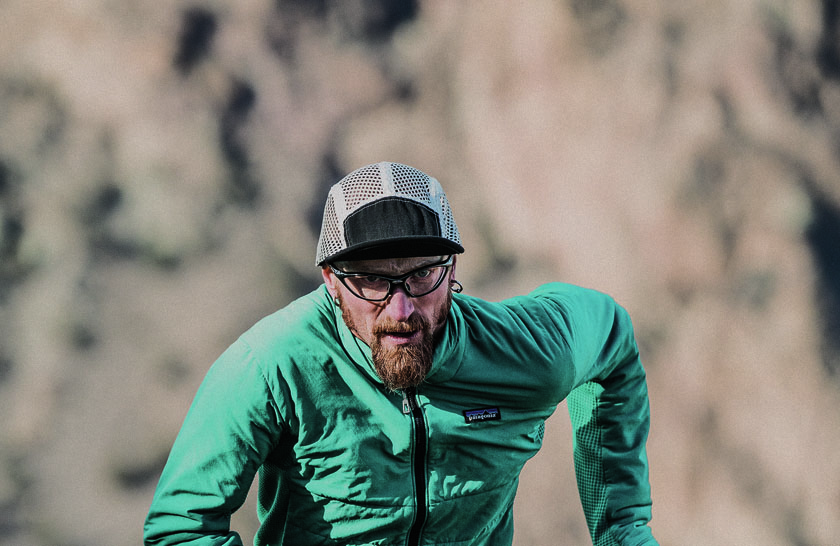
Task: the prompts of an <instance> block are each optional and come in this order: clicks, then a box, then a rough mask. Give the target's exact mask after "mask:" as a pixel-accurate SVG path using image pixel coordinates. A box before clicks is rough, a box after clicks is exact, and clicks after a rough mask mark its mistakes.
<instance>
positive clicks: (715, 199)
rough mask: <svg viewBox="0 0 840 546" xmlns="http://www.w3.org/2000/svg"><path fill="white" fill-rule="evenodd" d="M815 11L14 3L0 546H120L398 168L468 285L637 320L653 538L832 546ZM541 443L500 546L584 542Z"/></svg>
mask: <svg viewBox="0 0 840 546" xmlns="http://www.w3.org/2000/svg"><path fill="white" fill-rule="evenodd" d="M832 6H833V3H831V2H828V1H824V2H822V3H820V2H815V1H802V2H795V3H794V2H791V1H788V0H763V1H761V2H759V1H751V0H736V1H731V2H701V1H698V0H689V1H686V2H651V1H644V0H601V1H597V2H596V1H594V0H569V1H565V2H558V1H550V0H534V1H531V2H503V1H501V0H490V1H487V2H454V1H449V0H426V1H421V2H419V3H418V4H417V5H415V4H414V3H412V2H403V1H400V2H387V1H385V0H381V1H375V2H364V3H363V2H356V1H348V2H305V1H303V0H296V1H280V0H278V1H275V2H271V1H268V0H265V1H257V0H246V1H242V2H237V3H225V2H218V1H212V0H207V1H204V2H193V3H186V2H176V1H163V2H152V1H151V0H129V1H123V2H114V1H107V0H78V1H76V2H57V1H54V0H26V1H24V0H6V1H5V2H3V4H2V8H0V10H2V17H0V415H2V416H3V418H2V425H0V542H2V543H3V544H6V543H8V544H15V545H21V546H45V545H71V544H85V545H102V546H120V545H136V544H138V543H140V540H141V539H140V537H141V528H142V521H143V518H144V517H145V513H146V510H147V508H148V503H149V501H150V499H151V495H152V492H153V489H154V486H155V483H156V479H157V474H158V472H159V471H160V468H161V465H162V464H163V461H164V459H165V457H166V454H167V450H168V448H169V446H170V445H171V442H172V440H173V439H174V435H175V434H176V433H177V430H178V427H179V425H180V422H181V420H182V418H183V416H184V413H185V412H186V410H187V407H188V405H189V403H190V400H191V398H192V395H193V393H194V392H195V389H196V388H197V386H198V384H199V382H200V381H201V378H202V376H203V374H204V372H205V371H206V369H207V367H208V366H209V365H210V363H211V362H212V361H213V360H214V359H215V357H216V356H217V355H218V354H219V353H220V352H221V351H222V350H223V349H224V348H225V347H226V346H227V345H228V344H229V343H230V342H231V341H232V340H233V339H234V338H235V337H236V336H237V335H238V334H239V333H240V332H241V331H243V330H244V329H245V328H247V327H248V326H250V324H252V323H253V322H254V321H256V320H257V319H258V318H260V317H262V316H263V315H265V314H267V313H269V312H271V311H272V310H274V309H276V308H278V307H280V306H282V305H284V304H286V303H287V302H289V301H290V300H292V299H293V298H295V297H297V296H298V295H300V294H302V293H304V292H305V291H308V290H309V289H311V288H313V287H314V286H316V285H317V284H318V282H319V274H318V271H317V270H316V268H315V267H314V264H313V262H314V246H315V240H316V237H317V230H318V228H319V227H320V219H319V218H320V212H321V211H320V209H321V207H322V203H323V199H324V197H325V194H326V188H327V186H328V185H329V184H331V183H332V182H335V181H336V180H337V179H338V177H340V176H341V174H342V173H345V172H348V171H350V170H352V169H354V168H356V167H358V166H361V165H363V164H366V163H371V162H374V161H379V160H383V159H387V160H392V161H401V162H405V163H408V164H411V165H414V166H417V167H418V168H421V169H423V170H424V171H426V172H428V173H430V174H432V175H434V176H436V177H437V178H439V179H440V180H441V181H442V183H443V184H444V187H445V188H446V189H447V194H448V196H449V198H450V201H451V203H452V205H453V208H454V210H455V214H456V218H457V220H458V223H459V227H460V230H461V233H462V235H463V238H464V244H465V247H466V248H467V253H466V254H465V255H464V256H463V259H462V260H461V261H460V262H459V263H460V265H459V274H460V277H461V282H463V284H464V285H465V286H466V288H467V291H468V292H470V293H472V294H475V295H479V296H482V297H486V298H489V299H501V298H504V297H507V296H510V295H514V294H517V293H521V292H524V291H528V290H530V289H531V288H533V287H535V286H536V285H538V284H539V283H541V282H544V281H549V280H563V281H567V282H573V283H578V284H583V285H586V286H590V287H594V288H598V289H600V290H602V291H605V292H608V293H610V294H612V295H614V296H615V297H616V298H617V299H618V300H619V301H620V302H621V303H622V304H624V305H625V306H626V307H627V308H628V310H629V311H630V313H631V315H632V316H633V318H634V322H635V324H636V328H637V334H638V337H639V340H640V343H641V347H642V351H643V359H644V361H645V363H646V367H647V368H648V374H649V386H650V391H651V405H652V416H653V417H652V421H653V422H652V432H651V437H650V442H649V458H650V463H651V480H652V485H653V495H654V522H653V527H654V530H655V533H656V534H657V536H658V538H659V539H660V541H661V543H662V544H663V545H681V546H685V545H688V546H692V545H698V546H700V545H704V546H705V545H723V544H726V545H753V544H762V545H765V546H773V545H802V544H808V545H815V546H830V545H836V544H840V523H838V522H840V457H837V453H838V451H840V404H838V402H840V341H838V340H840V148H838V135H839V134H840V34H838V32H840V14H838V13H835V12H836V11H837V10H836V8H834V7H832ZM545 442H546V446H545V449H543V451H542V452H541V453H540V454H539V455H538V456H537V457H536V458H535V459H534V460H533V461H532V462H531V463H530V464H529V466H528V467H526V470H525V473H524V475H523V477H522V482H521V485H520V491H521V492H520V495H519V497H518V500H517V505H516V518H517V519H516V527H517V533H518V534H517V539H516V544H517V545H518V546H526V545H540V544H572V545H577V544H587V543H588V541H589V539H588V535H587V531H586V528H585V523H584V522H583V516H582V512H581V509H580V505H579V501H578V499H577V492H576V488H575V484H574V474H573V470H572V466H571V440H570V437H569V425H568V418H567V416H566V414H565V408H564V407H561V408H560V409H559V410H558V412H557V414H556V415H555V417H553V418H552V419H551V421H550V422H549V426H548V430H547V435H546V440H545ZM255 526H256V518H255V515H254V508H253V501H252V500H249V502H248V505H247V506H246V507H244V508H243V510H242V511H240V513H238V514H236V516H235V517H234V527H235V528H236V529H238V530H240V531H241V533H242V535H243V538H245V539H246V541H248V540H250V537H251V536H252V535H253V532H254V529H255ZM246 543H247V542H246Z"/></svg>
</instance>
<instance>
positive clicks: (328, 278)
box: [321, 266, 338, 298]
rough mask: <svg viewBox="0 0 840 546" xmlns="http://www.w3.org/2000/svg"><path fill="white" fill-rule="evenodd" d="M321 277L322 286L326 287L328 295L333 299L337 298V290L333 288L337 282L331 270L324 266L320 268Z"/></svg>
mask: <svg viewBox="0 0 840 546" xmlns="http://www.w3.org/2000/svg"><path fill="white" fill-rule="evenodd" d="M321 276H322V277H323V278H324V284H326V285H327V291H328V292H329V293H330V296H332V297H333V298H335V297H337V296H338V288H337V287H336V286H335V283H336V282H338V278H337V277H336V276H335V273H333V272H332V270H331V269H330V268H329V267H327V266H324V267H322V268H321Z"/></svg>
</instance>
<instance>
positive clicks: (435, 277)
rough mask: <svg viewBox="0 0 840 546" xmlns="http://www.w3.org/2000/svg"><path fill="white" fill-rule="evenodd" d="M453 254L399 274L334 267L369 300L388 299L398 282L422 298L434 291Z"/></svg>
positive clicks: (357, 293)
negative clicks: (348, 270)
mask: <svg viewBox="0 0 840 546" xmlns="http://www.w3.org/2000/svg"><path fill="white" fill-rule="evenodd" d="M453 258H454V257H453V256H450V257H449V258H447V259H446V260H444V261H443V262H441V263H437V264H433V265H426V266H423V267H421V268H419V269H415V270H413V271H409V272H408V273H406V274H405V275H400V276H399V277H385V276H383V275H372V274H370V273H347V272H345V271H341V270H339V269H336V268H335V267H333V266H332V264H329V265H330V269H332V272H333V273H335V276H336V277H338V280H340V281H341V284H343V285H344V286H345V287H347V289H348V290H349V291H350V292H351V293H352V294H353V295H354V296H356V297H357V298H361V299H363V300H367V301H385V300H386V299H388V296H390V295H391V293H392V292H393V291H394V286H396V285H400V284H401V285H402V287H403V289H404V290H405V293H406V294H408V295H409V297H412V298H419V297H420V296H425V295H426V294H429V293H431V292H434V291H435V289H437V287H438V286H440V283H441V282H443V278H444V276H445V274H446V271H447V270H448V269H449V268H450V267H451V266H452V262H453Z"/></svg>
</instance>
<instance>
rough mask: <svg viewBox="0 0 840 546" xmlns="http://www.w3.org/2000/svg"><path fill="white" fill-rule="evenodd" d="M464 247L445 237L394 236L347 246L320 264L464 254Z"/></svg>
mask: <svg viewBox="0 0 840 546" xmlns="http://www.w3.org/2000/svg"><path fill="white" fill-rule="evenodd" d="M463 252H464V247H462V246H461V245H459V244H458V243H456V242H454V241H450V240H449V239H447V238H445V237H429V236H428V235H426V236H422V237H417V236H407V237H394V238H391V239H388V240H384V241H383V240H379V241H373V242H371V241H368V242H364V243H359V244H356V245H353V246H350V247H347V248H345V249H343V250H341V251H339V252H336V253H335V254H333V255H332V256H329V257H327V258H325V259H324V261H323V262H321V263H320V264H318V265H320V266H323V265H326V264H327V263H332V262H337V261H358V260H384V259H388V258H420V257H425V256H448V255H450V254H462V253H463Z"/></svg>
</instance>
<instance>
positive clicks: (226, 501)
mask: <svg viewBox="0 0 840 546" xmlns="http://www.w3.org/2000/svg"><path fill="white" fill-rule="evenodd" d="M280 433H281V426H280V417H279V412H278V410H277V404H276V402H275V400H274V398H273V397H272V395H271V392H270V390H269V388H268V386H267V383H266V381H265V378H264V377H263V374H262V371H261V368H260V366H259V365H258V362H257V359H256V358H254V356H253V354H252V351H251V349H250V348H249V347H248V345H247V344H245V343H244V342H243V341H242V340H239V341H237V342H236V343H234V344H233V345H232V346H231V347H230V348H229V349H228V350H227V351H225V353H224V354H222V356H220V357H219V359H218V360H217V361H216V362H215V363H214V364H213V366H212V367H211V368H210V370H209V371H208V373H207V375H206V377H205V378H204V381H203V382H202V384H201V386H200V387H199V389H198V392H197V393H196V396H195V398H194V400H193V403H192V406H191V407H190V409H189V411H188V413H187V416H186V418H185V419H184V423H183V425H182V427H181V430H180V432H179V433H178V436H177V438H176V440H175V443H174V445H173V446H172V450H171V451H170V454H169V459H168V461H167V463H166V466H165V467H164V470H163V473H162V474H161V478H160V481H159V483H158V487H157V490H156V491H155V495H154V498H153V500H152V504H151V508H150V510H149V514H148V516H147V518H146V523H145V526H144V544H146V545H147V546H149V545H172V544H190V545H193V546H211V545H212V546H241V545H242V540H241V539H240V537H239V535H238V533H236V532H233V531H231V530H230V518H231V514H233V512H234V511H236V510H237V509H238V508H239V507H241V506H242V504H243V503H244V501H245V498H246V497H247V494H248V490H249V489H250V487H251V484H252V482H253V479H254V476H255V474H256V472H257V469H258V468H259V466H260V465H261V464H262V462H263V461H264V460H265V458H266V457H267V456H268V454H269V453H270V451H271V450H272V449H273V447H274V446H275V445H276V443H277V442H278V440H279V438H280Z"/></svg>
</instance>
